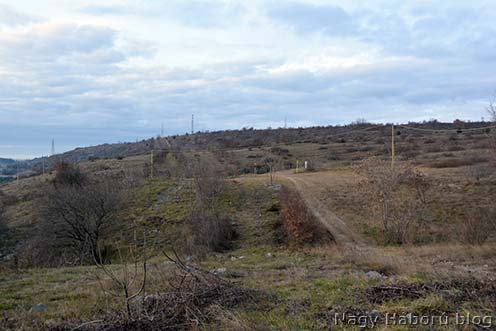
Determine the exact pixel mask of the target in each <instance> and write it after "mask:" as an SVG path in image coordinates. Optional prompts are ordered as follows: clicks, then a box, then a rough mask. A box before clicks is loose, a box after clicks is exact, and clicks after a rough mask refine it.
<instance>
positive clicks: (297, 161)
mask: <svg viewBox="0 0 496 331" xmlns="http://www.w3.org/2000/svg"><path fill="white" fill-rule="evenodd" d="M299 163H300V161H299V160H296V173H298V166H299Z"/></svg>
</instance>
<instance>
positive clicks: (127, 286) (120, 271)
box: [93, 233, 148, 321]
mask: <svg viewBox="0 0 496 331" xmlns="http://www.w3.org/2000/svg"><path fill="white" fill-rule="evenodd" d="M122 250H123V248H122V247H120V248H119V249H118V252H119V261H114V262H119V264H118V265H117V266H114V265H111V264H105V263H103V262H102V261H104V258H103V256H102V254H101V252H100V251H98V252H97V253H98V254H99V255H98V257H95V256H93V261H94V263H95V265H96V266H97V268H98V270H99V271H100V272H101V273H103V274H104V275H105V276H107V278H108V279H109V280H110V283H111V284H112V286H106V285H105V284H104V281H103V278H102V277H101V276H100V275H99V274H98V273H96V274H95V276H96V278H97V279H98V280H99V282H100V285H101V288H102V290H103V291H104V292H105V293H106V294H108V295H111V296H113V297H116V298H119V299H122V300H123V302H124V309H123V311H124V316H125V319H126V320H127V321H130V320H133V319H134V318H135V316H133V311H132V309H131V307H132V302H133V300H135V299H137V298H138V296H140V295H141V294H143V293H145V290H146V281H147V262H148V259H147V251H146V250H147V247H146V236H144V239H143V242H142V245H140V244H139V243H138V239H137V237H136V233H135V235H134V241H133V243H132V245H130V246H129V247H127V249H126V252H125V253H126V254H125V257H124V256H123V254H122Z"/></svg>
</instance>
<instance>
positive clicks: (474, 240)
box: [461, 208, 496, 245]
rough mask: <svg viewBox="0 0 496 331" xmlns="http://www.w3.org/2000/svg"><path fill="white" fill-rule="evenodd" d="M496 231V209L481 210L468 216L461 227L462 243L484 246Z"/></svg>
mask: <svg viewBox="0 0 496 331" xmlns="http://www.w3.org/2000/svg"><path fill="white" fill-rule="evenodd" d="M495 229H496V212H495V210H494V208H479V209H478V210H476V211H475V212H473V213H471V214H470V215H468V216H467V217H466V219H465V221H464V222H463V223H462V227H461V239H462V242H464V243H467V244H470V245H482V244H483V243H484V242H486V240H487V239H488V238H489V236H490V234H491V233H493V232H494V230H495Z"/></svg>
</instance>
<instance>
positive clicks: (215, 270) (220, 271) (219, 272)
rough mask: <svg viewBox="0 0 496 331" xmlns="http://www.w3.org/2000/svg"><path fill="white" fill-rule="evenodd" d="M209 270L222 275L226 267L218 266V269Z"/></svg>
mask: <svg viewBox="0 0 496 331" xmlns="http://www.w3.org/2000/svg"><path fill="white" fill-rule="evenodd" d="M210 272H211V273H213V274H214V275H223V274H225V273H226V272H227V269H226V268H218V269H214V270H212V271H210Z"/></svg>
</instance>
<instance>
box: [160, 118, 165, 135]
mask: <svg viewBox="0 0 496 331" xmlns="http://www.w3.org/2000/svg"><path fill="white" fill-rule="evenodd" d="M163 137H164V122H162V126H161V127H160V138H163Z"/></svg>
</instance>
